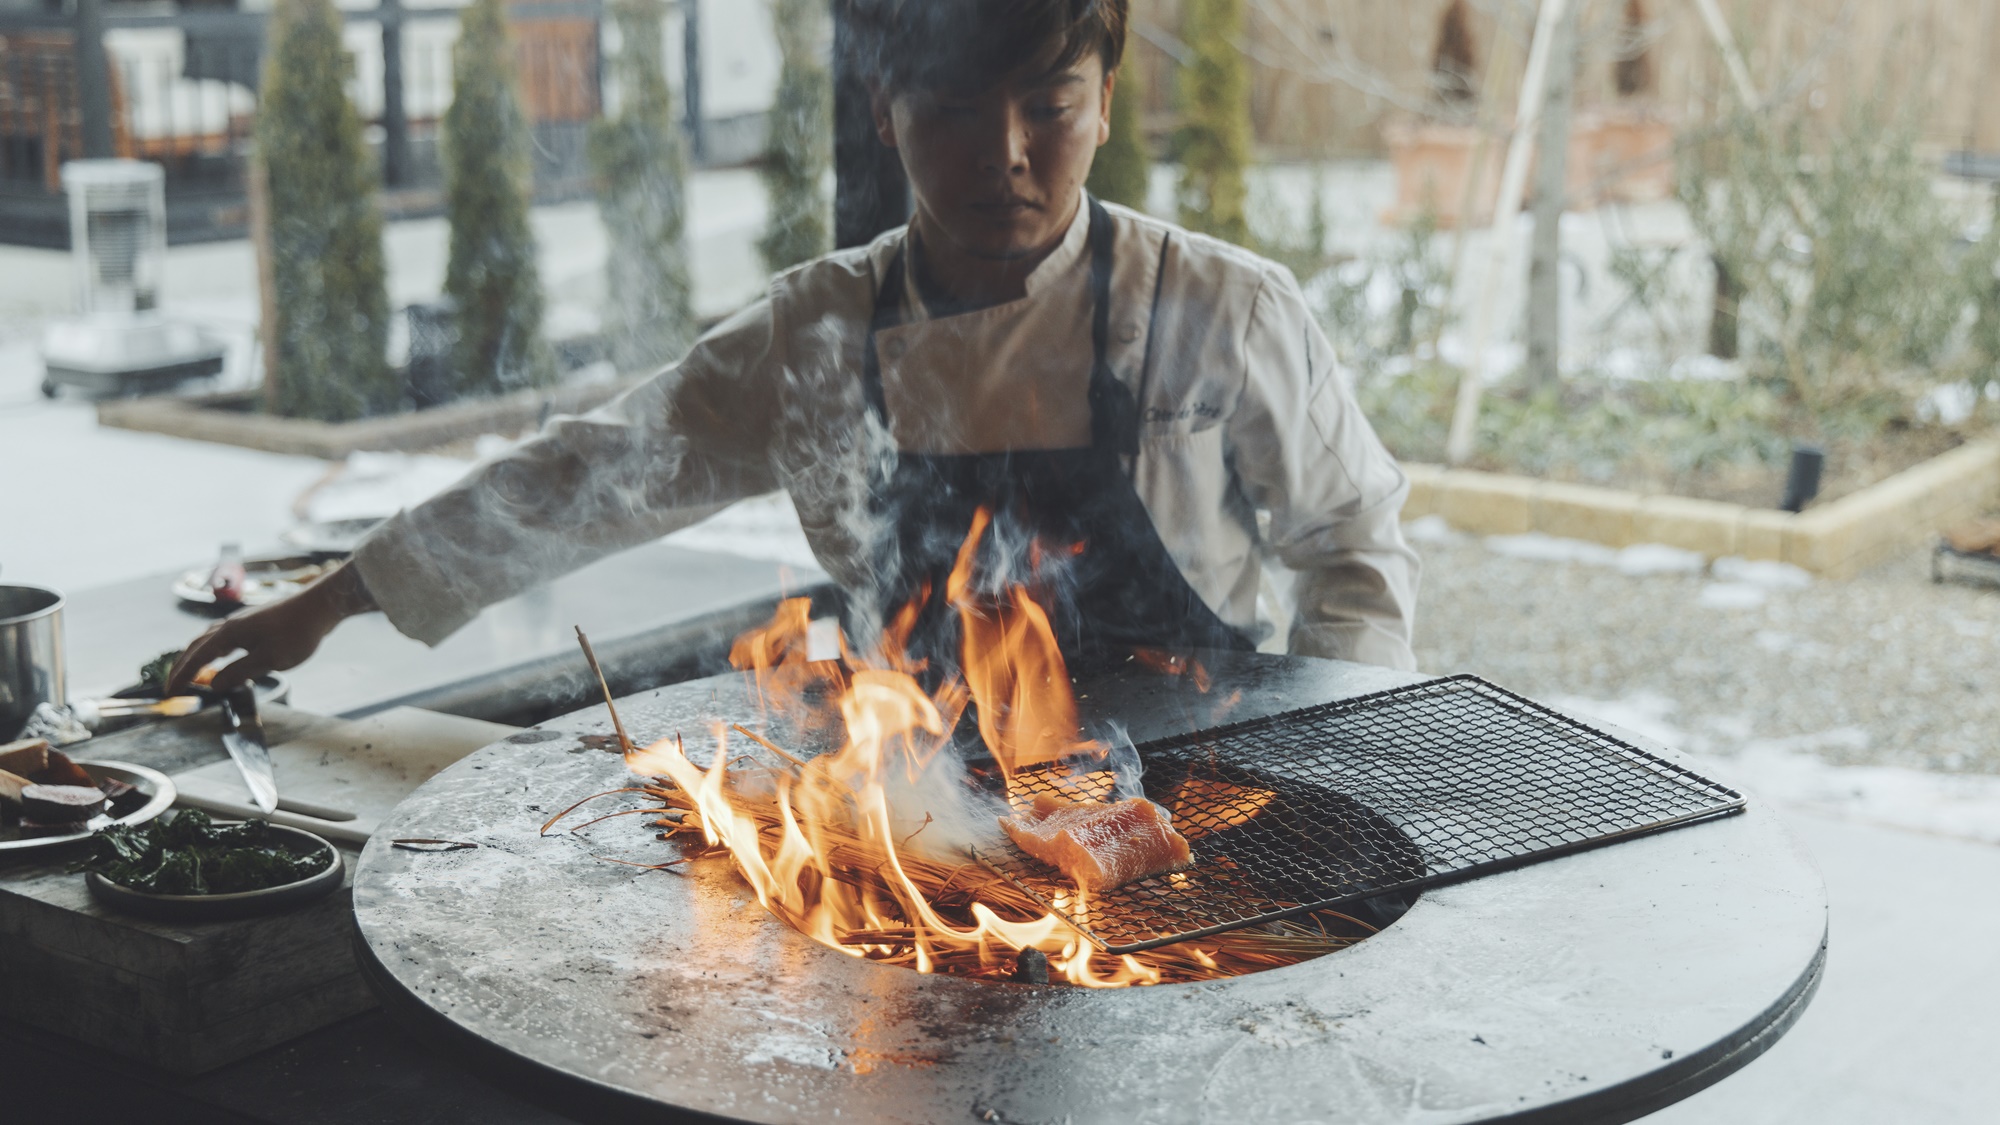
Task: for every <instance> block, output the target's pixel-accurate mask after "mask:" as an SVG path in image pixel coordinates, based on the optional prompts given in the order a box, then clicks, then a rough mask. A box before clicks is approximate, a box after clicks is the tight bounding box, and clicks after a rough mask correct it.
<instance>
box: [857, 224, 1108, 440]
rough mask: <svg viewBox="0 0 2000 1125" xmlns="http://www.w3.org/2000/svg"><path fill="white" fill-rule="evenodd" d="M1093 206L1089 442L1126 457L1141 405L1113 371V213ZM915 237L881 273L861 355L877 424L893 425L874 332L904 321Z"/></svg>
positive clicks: (864, 390)
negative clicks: (907, 280)
mask: <svg viewBox="0 0 2000 1125" xmlns="http://www.w3.org/2000/svg"><path fill="white" fill-rule="evenodd" d="M1087 200H1088V203H1089V206H1090V295H1091V304H1092V306H1093V308H1092V310H1091V320H1090V347H1091V363H1090V390H1089V397H1090V444H1091V445H1092V446H1093V447H1094V448H1097V449H1109V450H1111V451H1113V452H1116V453H1122V454H1125V455H1127V456H1132V455H1135V454H1137V453H1138V452H1139V407H1138V403H1137V402H1135V401H1134V400H1133V398H1132V392H1131V391H1130V390H1129V389H1127V388H1126V386H1125V385H1124V384H1123V383H1120V382H1119V381H1118V377H1117V376H1115V375H1113V374H1112V373H1111V361H1110V359H1109V358H1108V357H1109V355H1110V345H1111V250H1112V241H1113V235H1114V234H1115V233H1116V232H1115V231H1114V229H1113V227H1112V225H1111V213H1110V212H1109V211H1106V210H1105V209H1104V205H1103V204H1102V203H1099V202H1098V201H1097V200H1096V199H1095V198H1088V197H1087ZM909 255H910V236H909V235H908V234H905V235H904V236H903V244H902V245H901V246H900V247H898V248H897V250H896V256H895V257H893V258H891V259H890V260H889V265H888V267H887V268H886V269H884V270H883V271H882V285H881V287H880V288H878V289H877V290H876V291H875V309H874V313H873V316H872V318H871V320H870V323H869V325H868V339H867V341H866V343H865V344H864V346H863V348H862V353H861V393H862V396H863V397H864V398H866V399H867V402H868V408H869V409H870V410H872V411H874V413H875V417H876V420H878V421H880V422H881V423H882V424H883V425H884V426H887V425H888V424H889V408H888V404H887V402H886V401H885V400H884V399H883V396H882V360H881V357H880V356H879V355H878V354H877V353H876V350H875V334H876V333H878V332H880V331H881V330H882V329H884V328H894V327H896V326H897V325H899V324H901V323H902V322H903V290H904V280H903V279H904V278H905V277H906V276H907V275H908V271H909V268H910V267H909V264H908V259H909Z"/></svg>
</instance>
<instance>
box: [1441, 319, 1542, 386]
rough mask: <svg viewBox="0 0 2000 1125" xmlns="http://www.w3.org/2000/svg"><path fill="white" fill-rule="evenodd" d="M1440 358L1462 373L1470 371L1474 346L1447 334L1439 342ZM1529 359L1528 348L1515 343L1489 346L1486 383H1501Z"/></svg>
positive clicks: (1498, 343) (1504, 342) (1506, 342)
mask: <svg viewBox="0 0 2000 1125" xmlns="http://www.w3.org/2000/svg"><path fill="white" fill-rule="evenodd" d="M1438 358H1440V359H1442V360H1444V361H1445V362H1446V363H1449V364H1451V365H1452V366H1453V367H1456V368H1458V369H1459V370H1461V371H1463V370H1468V369H1470V368H1471V366H1472V345H1471V344H1469V343H1467V342H1466V341H1465V339H1464V338H1462V337H1460V336H1459V335H1457V334H1456V333H1451V332H1447V333H1445V335H1444V337H1443V338H1442V339H1440V340H1439V341H1438ZM1527 358H1528V351H1527V348H1526V347H1524V346H1523V345H1521V344H1518V343H1515V342H1514V341H1511V340H1506V341H1500V342H1497V343H1492V344H1488V345H1487V346H1486V371H1485V375H1484V382H1486V383H1487V384H1489V385H1491V384H1493V383H1497V382H1500V381H1501V380H1503V379H1505V378H1506V377H1507V376H1509V375H1512V374H1513V373H1514V372H1515V371H1516V370H1518V369H1519V368H1520V366H1521V364H1522V363H1523V362H1525V361H1526V359H1527Z"/></svg>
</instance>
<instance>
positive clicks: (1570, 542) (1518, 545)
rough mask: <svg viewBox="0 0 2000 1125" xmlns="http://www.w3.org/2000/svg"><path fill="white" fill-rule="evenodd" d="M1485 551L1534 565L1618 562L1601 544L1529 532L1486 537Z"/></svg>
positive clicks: (1608, 549) (1600, 564) (1612, 551)
mask: <svg viewBox="0 0 2000 1125" xmlns="http://www.w3.org/2000/svg"><path fill="white" fill-rule="evenodd" d="M1486 549H1487V550H1489V551H1492V552H1493V553H1494V554H1496V555H1506V556H1508V557H1509V558H1516V559H1534V560H1536V561H1538V562H1580V563H1589V564H1591V565H1593V566H1612V565H1615V564H1616V563H1617V561H1618V552H1617V551H1616V550H1614V549H1612V548H1610V547H1606V546H1605V545H1603V544H1602V543H1591V542H1587V541H1585V540H1582V539H1559V538H1557V537H1555V536H1553V535H1544V534H1542V533H1541V532H1539V531H1531V532H1528V533H1527V534H1526V535H1489V536H1487V537H1486Z"/></svg>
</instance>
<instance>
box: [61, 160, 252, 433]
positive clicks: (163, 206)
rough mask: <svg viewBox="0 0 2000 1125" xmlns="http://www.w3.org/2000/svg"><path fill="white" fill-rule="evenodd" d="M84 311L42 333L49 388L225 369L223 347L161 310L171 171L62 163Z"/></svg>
mask: <svg viewBox="0 0 2000 1125" xmlns="http://www.w3.org/2000/svg"><path fill="white" fill-rule="evenodd" d="M62 180H63V189H64V191H66V192H68V194H69V237H70V250H71V257H72V258H73V260H74V262H75V268H76V283H77V313H78V315H77V316H75V317H71V318H68V319H65V320H59V321H57V322H55V323H54V324H51V325H50V326H49V327H48V328H47V329H46V331H45V332H44V334H43V337H42V361H43V363H44V365H45V368H46V374H45V376H44V378H43V380H42V393H43V394H45V395H48V396H49V397H51V398H53V397H55V395H56V393H57V391H58V390H59V389H60V388H61V387H65V386H68V387H75V388H77V389H78V390H81V391H84V392H86V393H89V394H93V395H122V394H144V393H148V392H153V391H160V390H166V389H169V388H171V387H173V386H174V385H176V384H178V383H180V382H182V381H184V380H187V379H197V378H202V377H204V376H209V375H214V374H217V373H218V372H220V371H221V370H222V363H223V355H224V348H223V345H222V344H221V343H220V342H219V341H216V340H214V339H213V338H211V337H210V336H209V335H208V334H207V333H205V332H203V331H202V330H201V329H200V328H197V327H195V326H194V325H191V324H186V323H182V322H179V321H175V320H172V319H169V318H168V317H166V316H165V315H164V314H162V313H161V312H160V309H159V303H160V282H161V276H162V274H163V273H164V272H165V269H166V257H167V203H166V173H165V170H164V169H162V168H161V167H160V166H159V165H158V164H153V163H149V162H146V161H142V160H75V161H71V162H69V163H67V164H64V165H63V169H62Z"/></svg>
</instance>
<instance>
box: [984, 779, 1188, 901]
mask: <svg viewBox="0 0 2000 1125" xmlns="http://www.w3.org/2000/svg"><path fill="white" fill-rule="evenodd" d="M1000 827H1001V828H1002V829H1004V830H1005V831H1006V833H1007V836H1008V838H1009V839H1011V840H1013V841H1014V843H1015V845H1016V846H1017V847H1019V848H1020V849H1021V850H1022V851H1024V852H1027V853H1028V854H1029V855H1031V856H1033V857H1035V858H1036V859H1039V860H1041V861H1042V862H1043V863H1046V864H1048V865H1049V866H1051V867H1054V868H1055V869H1057V870H1058V871H1061V872H1062V873H1063V874H1064V875H1067V876H1069V878H1070V879H1071V881H1073V882H1075V883H1076V885H1077V886H1079V887H1081V888H1083V889H1084V890H1087V891H1108V890H1111V889H1112V888H1114V887H1122V886H1124V885H1125V884H1127V883H1130V882H1132V881H1133V880H1135V879H1143V878H1145V877H1146V876H1148V875H1158V874H1160V873H1161V872H1163V871H1179V870H1180V869H1182V868H1184V867H1187V866H1188V865H1189V864H1191V863H1193V862H1194V856H1193V854H1192V853H1191V852H1189V851H1188V842H1187V840H1185V839H1184V838H1182V836H1181V834H1180V833H1178V832H1176V831H1174V827H1173V825H1172V824H1171V823H1169V821H1168V817H1167V813H1166V811H1165V810H1163V809H1161V808H1160V806H1158V805H1156V804H1154V803H1153V802H1151V801H1148V800H1146V799H1145V798H1143V797H1133V798H1130V799H1127V800H1123V801H1113V802H1111V803H1110V804H1097V803H1072V802H1068V801H1061V800H1057V799H1055V798H1052V797H1045V796H1044V797H1036V798H1035V805H1034V808H1033V809H1032V810H1031V811H1028V812H1023V813H1018V814H1016V815H1014V816H1003V817H1001V818H1000Z"/></svg>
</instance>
